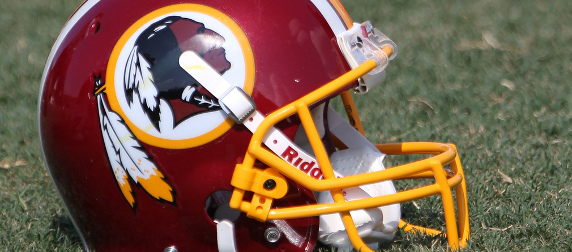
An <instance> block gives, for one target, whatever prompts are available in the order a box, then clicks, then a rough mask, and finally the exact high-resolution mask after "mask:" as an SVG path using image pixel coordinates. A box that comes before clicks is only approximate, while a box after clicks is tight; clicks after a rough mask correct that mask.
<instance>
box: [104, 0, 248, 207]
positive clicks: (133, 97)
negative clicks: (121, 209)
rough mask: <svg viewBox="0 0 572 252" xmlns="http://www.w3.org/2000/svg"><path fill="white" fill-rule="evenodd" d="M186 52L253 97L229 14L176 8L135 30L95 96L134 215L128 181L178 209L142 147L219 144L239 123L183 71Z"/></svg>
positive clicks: (241, 39)
mask: <svg viewBox="0 0 572 252" xmlns="http://www.w3.org/2000/svg"><path fill="white" fill-rule="evenodd" d="M185 51H194V52H195V53H196V54H197V55H199V56H200V57H202V58H203V59H204V60H205V62H207V63H208V64H209V65H211V66H212V67H213V68H214V69H215V70H216V71H217V72H218V73H219V74H221V76H222V77H223V78H224V79H225V80H227V81H228V82H229V83H231V84H233V85H236V86H239V87H241V88H242V89H244V90H245V91H246V92H247V93H248V94H252V88H253V83H254V58H253V55H252V50H251V48H250V44H249V42H248V40H247V39H246V35H245V34H244V32H243V31H242V30H241V29H240V27H239V26H238V24H236V23H235V22H234V21H233V20H232V19H231V18H230V17H228V16H226V15H225V14H224V13H222V12H220V11H218V10H215V9H212V8H210V7H207V6H203V5H197V4H177V5H171V6H167V7H164V8H161V9H158V10H155V11H153V12H151V13H149V14H147V15H145V16H143V17H142V18H141V19H139V20H138V21H136V22H135V23H134V24H133V25H131V27H129V28H128V29H127V30H126V31H125V33H124V34H123V35H122V36H121V38H120V39H119V40H118V42H117V44H116V45H115V47H114V49H113V51H112V53H111V55H110V59H109V64H108V66H107V70H106V73H105V76H106V83H105V84H104V83H103V82H102V81H101V79H102V78H101V77H100V76H97V77H95V96H96V98H97V106H98V111H99V122H100V127H101V132H102V135H103V141H104V145H105V149H106V152H107V157H108V159H109V163H110V166H111V169H112V171H113V173H114V175H115V179H116V180H117V184H118V185H119V189H120V191H121V192H122V194H123V196H124V197H125V199H126V200H127V202H128V203H129V204H130V205H131V207H132V208H135V204H136V202H135V198H134V195H133V191H132V188H131V185H130V181H132V182H133V183H135V184H137V185H140V186H141V187H142V189H144V190H145V191H146V192H147V193H148V194H149V195H150V196H152V197H153V198H155V199H157V200H160V201H166V202H174V190H173V187H172V186H171V185H170V184H169V183H168V182H167V180H166V179H165V176H164V175H163V172H162V171H161V170H160V169H159V167H158V165H157V164H156V163H155V161H153V158H152V157H151V156H150V155H149V154H148V153H147V151H146V150H145V147H144V146H143V143H145V144H148V145H150V146H156V147H160V148H168V149H185V148H192V147H196V146H200V145H203V144H206V143H208V142H210V141H212V140H214V139H216V138H218V137H220V136H221V135H222V134H224V133H225V132H226V131H227V130H229V129H230V128H231V126H232V125H233V123H234V122H233V121H232V119H230V118H228V116H227V115H226V113H224V112H223V111H222V109H221V107H220V105H219V103H218V100H217V99H216V98H215V97H214V96H212V95H211V94H210V93H209V92H208V91H207V90H206V89H204V88H203V87H202V86H201V85H200V83H198V82H197V81H196V80H195V79H194V78H193V77H192V76H190V75H189V74H188V73H187V72H186V71H185V70H184V69H182V68H181V67H180V65H179V57H180V55H181V54H182V52H185ZM106 98H107V99H106Z"/></svg>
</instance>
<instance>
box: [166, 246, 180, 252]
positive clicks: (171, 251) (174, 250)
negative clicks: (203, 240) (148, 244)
mask: <svg viewBox="0 0 572 252" xmlns="http://www.w3.org/2000/svg"><path fill="white" fill-rule="evenodd" d="M163 252H179V250H177V248H175V246H170V247H166V248H165V249H163Z"/></svg>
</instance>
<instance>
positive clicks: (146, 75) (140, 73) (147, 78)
mask: <svg viewBox="0 0 572 252" xmlns="http://www.w3.org/2000/svg"><path fill="white" fill-rule="evenodd" d="M138 48H139V47H138V46H135V47H133V49H132V50H131V53H130V54H129V58H128V60H127V66H126V68H125V77H124V78H125V79H124V83H125V90H127V91H133V90H135V91H136V92H137V93H139V99H140V100H139V102H141V104H144V105H145V106H146V108H147V109H148V110H150V111H154V110H155V109H156V108H157V95H158V93H159V92H158V90H157V87H155V84H154V80H153V74H152V73H151V70H150V69H151V64H149V62H148V61H147V60H146V59H145V58H144V57H143V56H142V55H141V54H140V53H139V52H138Z"/></svg>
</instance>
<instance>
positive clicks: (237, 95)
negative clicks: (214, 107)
mask: <svg viewBox="0 0 572 252" xmlns="http://www.w3.org/2000/svg"><path fill="white" fill-rule="evenodd" d="M218 101H219V104H220V106H221V108H222V110H223V111H224V112H225V113H226V114H227V115H228V116H229V117H230V118H232V120H234V122H236V123H242V122H244V120H246V119H247V118H248V117H250V116H251V115H252V113H254V111H256V104H255V103H254V101H253V100H252V97H250V95H248V94H247V93H246V91H244V89H242V88H240V87H237V86H232V87H231V88H229V89H228V90H227V91H226V92H225V93H224V94H222V95H221V97H220V98H219V100H218Z"/></svg>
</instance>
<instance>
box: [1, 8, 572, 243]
mask: <svg viewBox="0 0 572 252" xmlns="http://www.w3.org/2000/svg"><path fill="white" fill-rule="evenodd" d="M80 2H82V1H81V0H74V1H71V0H52V1H45V0H22V1H16V0H2V8H0V34H1V35H0V52H1V53H2V59H0V62H1V64H0V250H2V251H80V250H81V244H80V242H79V238H78V236H77V235H76V234H75V232H74V230H73V227H72V226H71V224H70V221H69V219H68V218H67V217H66V214H65V210H64V209H63V205H62V203H61V202H60V199H59V197H58V195H57V193H56V191H55V188H54V186H53V185H52V183H51V180H50V178H49V176H48V173H47V170H46V169H45V168H44V164H43V161H42V155H41V150H40V147H39V141H38V134H37V129H36V127H37V124H36V117H37V115H36V108H37V95H38V89H39V85H40V78H41V75H42V71H43V67H44V63H45V60H46V58H47V56H48V53H49V51H50V48H51V45H52V43H53V42H54V41H55V38H56V37H57V35H58V32H59V30H60V29H61V27H62V26H63V24H64V22H65V20H66V19H67V17H68V16H69V15H70V14H71V13H72V12H73V10H74V9H75V8H76V7H77V6H78V5H79V4H80ZM344 3H345V4H346V7H347V9H348V12H350V14H351V16H352V17H353V18H354V20H356V21H363V20H366V19H369V20H371V21H372V23H374V24H375V25H376V26H377V27H378V28H380V29H381V30H382V31H383V32H384V33H385V34H386V35H388V36H389V37H390V38H392V39H393V40H394V41H395V42H396V43H397V45H398V46H399V55H398V57H397V58H396V60H394V61H393V62H392V63H391V64H390V66H389V67H388V70H387V72H388V78H387V80H386V82H384V84H383V85H382V86H381V87H380V88H377V89H375V90H374V91H372V92H371V93H368V94H367V95H365V96H361V97H356V99H357V100H358V102H359V104H358V106H359V107H360V109H361V117H362V119H363V121H364V123H365V125H366V131H367V134H368V137H369V138H370V139H371V140H372V141H373V142H396V141H417V140H422V141H439V142H452V143H456V144H457V147H458V149H459V152H460V155H461V159H462V161H463V164H464V168H465V174H466V178H467V187H468V197H469V214H470V221H471V231H472V232H471V235H472V237H471V239H470V242H469V244H468V250H474V251H484V250H489V251H518V250H525V251H571V250H572V241H571V239H570V238H572V217H571V215H572V211H571V208H572V182H571V181H570V180H571V178H572V159H571V158H570V156H571V155H572V130H571V128H570V126H571V124H572V83H570V80H572V46H571V44H572V11H570V10H572V1H569V0H553V1H532V0H507V1H492V0H485V1H444V0H437V1H415V2H411V1H371V0H361V1H351V0H346V1H344ZM402 161H403V160H388V162H389V163H390V164H391V163H397V162H402ZM398 185H399V186H400V187H406V186H409V185H410V184H408V183H407V182H402V181H399V183H398ZM438 203H439V201H437V199H431V200H428V201H423V200H419V201H416V202H415V203H406V204H403V209H404V211H405V215H404V218H406V219H408V220H410V221H412V222H416V223H421V224H426V225H431V226H439V225H443V217H442V216H441V215H440V214H439V210H438ZM383 249H385V250H389V251H400V250H405V251H428V250H437V251H441V250H446V249H447V242H446V240H445V239H443V238H439V237H437V238H432V237H423V236H416V235H410V234H404V233H403V232H400V233H398V235H397V237H396V239H395V241H394V242H392V243H390V244H385V245H384V246H383ZM321 250H328V249H323V248H322V249H321Z"/></svg>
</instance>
